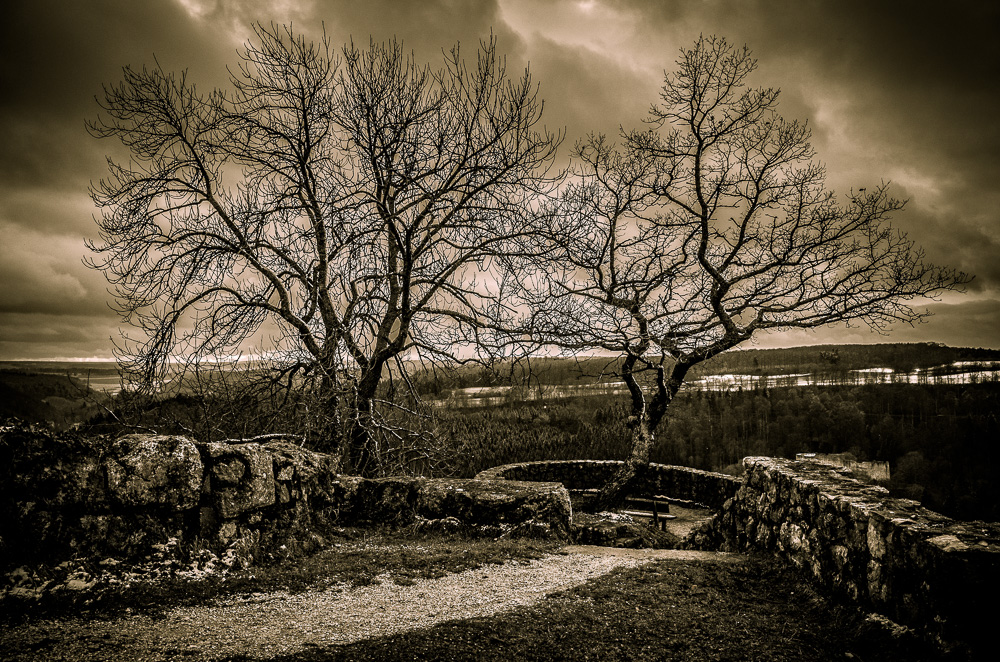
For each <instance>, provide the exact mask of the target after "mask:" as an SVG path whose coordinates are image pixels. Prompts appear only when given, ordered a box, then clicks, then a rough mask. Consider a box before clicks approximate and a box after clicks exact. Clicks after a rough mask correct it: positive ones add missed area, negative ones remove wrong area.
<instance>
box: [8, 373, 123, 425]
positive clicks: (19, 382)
mask: <svg viewBox="0 0 1000 662" xmlns="http://www.w3.org/2000/svg"><path fill="white" fill-rule="evenodd" d="M104 398H105V396H104V395H103V394H101V393H98V392H96V391H93V390H91V389H90V388H88V387H87V384H86V383H85V382H83V381H81V380H80V379H78V378H76V377H72V376H70V375H65V374H64V375H57V374H39V373H34V372H29V371H26V370H14V369H0V420H2V419H4V418H8V417H15V418H20V419H22V420H24V421H28V422H31V423H49V424H51V425H52V426H53V427H54V428H56V429H65V428H68V427H70V426H71V425H73V424H74V423H78V422H81V421H83V420H86V419H88V418H90V417H91V416H93V415H94V414H96V413H97V412H98V411H99V410H100V407H99V406H98V405H97V402H98V401H100V400H103V399H104Z"/></svg>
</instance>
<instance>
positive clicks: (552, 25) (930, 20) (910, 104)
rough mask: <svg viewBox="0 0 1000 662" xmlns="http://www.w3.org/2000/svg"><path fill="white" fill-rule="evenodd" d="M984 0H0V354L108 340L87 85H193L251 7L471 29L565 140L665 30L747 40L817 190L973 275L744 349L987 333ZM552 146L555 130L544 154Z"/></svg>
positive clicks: (990, 174)
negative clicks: (928, 297) (797, 124)
mask: <svg viewBox="0 0 1000 662" xmlns="http://www.w3.org/2000/svg"><path fill="white" fill-rule="evenodd" d="M997 7H998V4H997V3H995V2H993V1H992V0H968V1H959V2H952V3H941V2H939V1H935V2H926V1H923V0H909V1H906V2H889V1H885V2H880V1H878V0H857V1H855V0H808V1H807V0H788V1H766V2H765V1H763V0H759V1H756V2H755V1H752V0H742V1H740V0H617V1H616V0H584V1H580V0H482V1H481V0H418V1H413V2H410V1H404V0H364V1H355V2H351V1H349V0H274V1H272V2H266V1H263V0H145V1H143V2H136V1H135V0H14V1H13V3H11V2H7V3H5V11H4V20H3V21H2V27H0V360H6V359H21V358H23V359H40V358H55V357H61V358H66V357H80V358H90V357H110V355H111V347H112V345H111V341H110V337H111V336H115V335H117V328H118V320H117V318H116V317H115V315H114V314H113V313H112V312H111V311H110V310H109V308H108V306H107V300H108V295H107V292H106V283H105V282H104V280H103V277H102V276H101V274H100V273H96V272H93V271H90V270H88V269H87V268H86V267H85V266H83V263H82V259H83V257H84V255H85V248H84V245H83V241H84V238H85V237H92V236H94V234H95V225H94V221H93V215H94V213H95V210H94V208H93V206H92V204H91V202H90V198H89V194H88V186H89V184H90V182H91V181H96V180H97V179H99V178H100V177H101V176H102V175H103V174H104V173H105V171H106V165H105V155H106V154H107V153H108V152H109V150H112V149H114V146H113V145H112V144H111V143H109V142H105V141H98V140H95V139H94V138H91V137H90V136H89V135H88V134H87V132H86V130H85V128H84V121H85V119H87V118H93V117H95V115H96V111H97V106H96V103H95V101H94V97H95V95H97V94H98V93H99V92H100V90H101V86H102V84H106V83H113V82H116V81H117V80H118V79H119V77H120V73H121V68H122V66H124V65H132V66H142V65H143V64H150V63H152V62H153V59H154V56H155V58H156V59H157V60H158V61H159V63H160V64H161V66H163V67H164V68H165V69H168V70H178V71H179V70H182V69H188V70H189V76H190V77H192V78H193V79H194V80H195V81H196V82H198V83H199V86H202V87H207V86H213V85H224V84H225V81H226V75H227V74H226V65H227V64H233V63H235V62H236V55H235V53H236V49H237V47H239V46H240V45H241V44H242V43H244V41H245V40H246V38H247V36H248V35H249V34H250V32H251V31H250V27H249V26H250V24H251V23H252V22H256V21H262V22H270V21H274V22H277V23H289V22H291V23H292V24H293V25H294V26H295V27H296V29H297V30H299V31H302V32H305V33H307V34H319V33H320V30H321V29H322V27H321V26H325V29H326V32H327V34H328V35H330V36H331V37H332V38H333V40H334V42H335V43H343V42H345V41H347V40H349V39H351V38H352V37H353V38H354V40H355V41H359V42H362V43H365V42H366V41H367V40H368V38H369V37H374V38H375V39H376V40H383V39H386V38H391V37H393V36H396V37H398V38H400V39H402V40H403V42H404V45H405V46H406V47H408V48H409V49H412V50H413V51H414V52H415V53H416V55H417V57H418V58H420V59H422V60H424V61H437V60H438V59H439V58H440V53H441V49H442V48H445V47H450V46H451V45H453V44H454V43H455V42H461V43H462V44H465V45H467V47H468V48H470V49H471V48H472V47H473V46H474V45H475V44H476V43H477V42H478V40H479V39H481V38H483V37H484V36H487V35H489V34H490V32H491V31H492V32H493V34H495V35H496V36H497V38H498V40H499V46H500V49H501V50H502V51H503V52H505V53H506V54H507V56H508V63H509V65H510V66H511V67H512V68H513V66H514V65H517V66H523V65H525V64H529V63H530V67H531V70H532V72H533V74H534V76H535V80H536V81H538V82H539V83H540V84H541V94H542V96H543V97H544V99H545V102H546V105H545V118H546V123H547V124H548V125H549V127H551V128H565V129H566V131H567V133H568V137H569V140H568V142H567V144H566V147H568V145H569V144H570V143H571V142H572V141H573V140H574V139H575V138H577V137H580V136H582V135H583V134H584V133H586V132H588V131H591V130H598V131H605V132H612V133H613V132H616V131H617V129H618V126H619V125H624V126H625V127H633V126H636V125H637V124H638V123H639V121H640V120H641V118H642V117H643V116H644V114H645V112H646V109H647V108H648V107H649V104H650V103H653V102H655V101H656V100H657V96H656V95H657V92H658V90H659V87H660V84H661V83H662V80H663V74H664V70H665V69H672V68H673V64H674V61H675V60H676V59H677V52H678V49H679V48H681V47H686V46H690V45H691V44H692V43H693V41H694V40H695V39H696V38H697V37H698V36H699V34H717V35H721V36H725V37H726V38H727V39H729V40H730V41H731V42H735V43H737V44H740V45H742V44H746V45H748V46H749V47H750V48H751V49H752V50H753V51H754V54H755V55H756V57H757V58H758V59H759V61H760V69H759V70H758V74H757V77H756V80H755V83H756V84H758V85H764V86H773V87H779V88H781V90H782V97H781V104H780V107H779V108H780V111H781V112H782V114H783V115H784V116H785V117H788V118H798V119H806V120H808V121H809V122H810V125H811V127H812V129H813V144H814V146H815V148H816V150H817V152H818V154H819V158H820V160H822V161H823V162H824V163H825V164H826V165H827V168H828V173H829V179H828V183H829V184H830V185H831V186H832V187H833V188H834V189H836V190H837V191H840V192H846V191H847V190H849V189H850V188H851V187H855V188H859V187H865V186H871V185H877V184H878V183H879V182H880V181H883V180H887V181H891V182H892V185H893V191H894V193H895V194H896V196H897V197H902V198H907V199H908V200H909V203H908V206H907V208H906V209H905V210H904V211H903V212H902V213H900V214H899V215H897V216H896V219H895V220H896V223H897V225H898V226H899V227H900V228H901V229H903V230H905V231H907V232H908V233H909V235H910V237H911V238H912V239H915V240H916V241H917V242H918V243H919V244H921V245H922V246H923V247H924V248H925V249H926V253H927V256H928V259H929V260H930V261H932V262H935V263H938V264H943V265H949V266H952V267H956V268H959V269H962V270H964V271H967V272H970V273H973V274H975V276H976V278H975V280H974V281H973V283H972V285H971V286H970V287H969V289H968V291H967V292H966V293H965V294H964V295H953V296H948V297H947V298H945V299H944V300H942V301H940V302H932V303H930V304H929V306H928V307H929V308H930V309H931V310H933V311H934V312H935V313H936V315H935V316H934V317H933V318H932V319H931V321H930V322H929V323H927V324H923V325H920V326H918V327H916V328H910V327H902V328H899V329H896V330H894V332H893V333H892V334H891V335H890V336H888V337H880V336H872V334H871V333H869V332H868V331H867V330H863V329H831V330H824V331H818V332H815V333H808V334H805V333H803V334H796V335H785V336H781V337H771V338H766V339H763V340H762V341H760V343H759V346H778V345H782V344H816V343H820V342H876V341H897V342H917V341H933V342H944V343H947V344H951V345H962V346H981V347H1000V331H998V329H1000V259H998V258H1000V119H998V118H1000V114H998V110H997V108H998V102H1000V40H998V39H997V38H996V33H995V30H996V28H997V26H998V25H1000V11H998V9H997ZM566 151H567V150H566V149H565V147H564V153H565V152H566Z"/></svg>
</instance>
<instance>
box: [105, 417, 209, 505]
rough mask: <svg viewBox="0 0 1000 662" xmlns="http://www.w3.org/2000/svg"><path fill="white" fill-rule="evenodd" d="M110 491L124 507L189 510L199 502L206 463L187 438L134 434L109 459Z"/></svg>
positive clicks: (119, 445) (123, 438) (123, 439)
mask: <svg viewBox="0 0 1000 662" xmlns="http://www.w3.org/2000/svg"><path fill="white" fill-rule="evenodd" d="M105 471H106V472H107V477H108V491H109V492H110V494H111V498H112V499H113V500H114V501H115V502H117V503H119V504H121V505H123V506H159V507H165V508H169V509H171V510H187V509H188V508H193V507H194V506H196V505H197V504H198V499H199V496H200V493H201V481H202V471H203V465H202V461H201V456H200V455H199V454H198V449H197V448H195V445H194V442H192V441H191V440H190V439H187V438H186V437H177V436H165V435H139V434H131V435H127V436H125V437H122V438H120V439H119V440H118V441H116V442H115V444H114V445H113V446H112V447H111V453H110V457H108V458H107V459H106V460H105Z"/></svg>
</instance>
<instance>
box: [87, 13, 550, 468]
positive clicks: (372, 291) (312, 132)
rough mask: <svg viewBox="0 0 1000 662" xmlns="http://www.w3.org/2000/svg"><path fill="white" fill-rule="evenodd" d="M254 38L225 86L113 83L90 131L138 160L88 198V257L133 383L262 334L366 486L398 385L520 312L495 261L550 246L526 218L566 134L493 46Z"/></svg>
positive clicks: (182, 81) (275, 366)
mask: <svg viewBox="0 0 1000 662" xmlns="http://www.w3.org/2000/svg"><path fill="white" fill-rule="evenodd" d="M255 33H256V39H255V40H254V41H253V42H252V43H250V44H248V45H247V46H246V48H245V50H244V51H242V52H241V53H240V57H241V62H240V64H239V67H238V68H237V69H235V70H233V71H232V72H231V76H230V78H231V81H230V82H231V89H229V90H228V91H224V90H218V89H217V90H212V91H211V92H209V93H207V94H202V93H201V92H199V91H198V90H196V88H195V86H194V85H193V84H191V83H190V82H189V81H188V80H187V77H186V75H185V74H183V73H182V74H180V75H175V74H172V73H167V72H164V71H163V70H161V69H160V68H159V67H156V68H152V69H146V68H143V69H142V70H135V69H132V68H126V69H125V70H124V80H123V81H122V82H121V83H120V84H117V85H114V86H110V87H107V88H105V90H104V94H103V98H102V99H100V100H99V102H100V105H101V107H102V109H103V113H102V114H101V116H100V117H99V118H98V119H97V120H95V121H93V122H91V123H89V125H88V126H89V129H90V131H91V133H92V134H93V135H94V136H97V137H101V138H104V137H114V138H117V139H119V140H120V141H121V142H122V143H123V144H124V145H125V147H127V148H128V150H129V152H130V159H129V160H128V161H127V162H121V163H119V162H115V161H112V160H111V159H109V161H108V163H109V170H110V174H109V176H108V178H107V179H104V180H102V181H101V182H100V183H99V184H97V185H95V186H93V187H92V195H93V198H94V201H95V203H96V204H97V205H98V206H99V207H100V208H101V209H102V213H101V216H100V218H98V219H97V223H98V226H99V229H100V239H99V240H97V241H93V242H90V244H89V246H90V248H91V249H92V250H93V251H94V252H95V256H94V258H93V260H92V262H91V263H92V265H93V266H95V267H96V268H98V269H101V270H103V271H104V273H105V274H106V275H107V278H108V279H109V281H110V282H111V284H112V285H113V290H114V295H115V298H116V301H117V305H118V307H119V309H120V313H121V315H122V317H123V319H124V320H125V321H126V322H128V323H130V324H131V325H133V326H134V327H136V328H137V329H138V330H139V331H140V333H139V334H138V335H137V336H136V337H135V338H130V337H125V338H124V339H123V341H122V342H121V343H120V347H119V359H120V361H121V362H122V363H123V365H124V366H125V367H126V368H127V369H128V370H129V374H130V375H131V378H132V379H134V380H135V381H137V382H138V383H140V384H144V385H146V386H147V387H151V386H152V385H154V384H156V383H157V382H158V380H160V379H162V378H163V375H164V373H165V372H166V371H167V370H168V365H169V362H171V361H174V360H177V359H178V358H181V357H184V358H191V357H197V358H204V357H211V356H219V355H223V356H224V355H227V354H231V353H237V352H240V351H245V347H246V344H247V343H248V342H249V341H250V340H251V339H255V340H254V342H255V343H257V344H256V345H255V350H254V351H255V352H256V354H257V355H258V356H259V357H260V358H261V362H262V363H263V364H265V367H267V369H268V372H272V373H275V374H278V375H280V376H281V377H282V378H283V379H285V380H287V383H298V384H301V383H304V382H306V381H308V382H311V383H313V384H315V385H316V388H317V389H318V392H319V393H320V395H321V401H322V405H321V406H322V408H323V410H324V411H325V412H327V413H328V418H329V421H330V424H329V425H327V426H325V428H324V430H323V431H322V432H321V434H320V437H321V439H320V442H321V443H320V445H321V446H324V447H325V449H327V450H331V451H334V452H337V453H342V454H343V457H345V458H346V460H347V462H346V468H348V469H353V470H355V471H358V472H365V473H371V472H373V471H375V470H376V464H377V456H378V452H377V449H375V448H374V446H375V445H376V444H377V443H378V439H377V438H376V436H373V434H374V431H375V430H377V429H378V428H379V421H380V420H382V421H384V420H386V418H385V416H384V415H380V413H379V406H380V404H379V401H378V393H379V386H380V384H382V383H383V379H384V377H385V376H386V375H387V374H389V373H390V371H392V374H393V375H394V376H396V377H399V378H400V379H402V380H403V381H404V382H405V379H406V376H407V374H408V370H409V367H408V366H410V365H411V364H412V362H413V361H417V360H431V361H436V360H443V359H456V358H460V357H456V355H455V353H454V350H455V348H456V347H459V346H460V343H459V341H463V340H468V339H469V338H474V339H476V340H477V341H478V342H487V341H488V339H489V337H490V336H491V329H495V328H499V326H500V325H499V321H500V320H502V319H503V318H504V317H506V316H508V315H509V313H510V312H511V311H510V310H508V309H507V307H506V304H505V301H504V297H503V292H504V287H505V280H504V279H505V276H504V274H508V273H509V271H504V270H501V269H499V268H498V265H500V264H502V263H503V261H504V260H509V259H511V257H512V256H522V257H523V256H525V255H527V254H530V253H531V252H532V251H534V250H537V248H538V246H539V243H538V242H537V241H536V240H533V239H532V238H531V237H530V236H529V235H528V233H527V231H526V229H527V228H530V224H529V223H527V222H525V217H526V215H527V214H529V213H530V210H531V209H532V207H533V203H532V200H533V198H534V196H536V195H538V194H540V193H543V192H544V191H545V190H546V188H547V187H548V186H550V184H551V179H549V178H548V177H547V172H548V170H549V167H550V166H551V163H552V158H553V156H554V154H555V150H556V147H557V145H558V143H559V136H557V135H553V134H551V133H548V132H546V131H545V130H542V129H539V128H538V123H539V120H540V117H541V102H540V100H539V99H538V97H537V88H536V87H535V86H534V85H533V84H532V82H531V77H530V75H529V73H528V72H527V71H525V72H524V73H523V75H522V76H520V77H519V78H513V79H512V78H510V77H508V75H507V72H506V67H505V63H504V60H503V59H502V58H501V57H499V56H498V55H497V51H496V44H495V41H494V40H492V39H491V40H489V41H488V42H485V43H483V44H481V47H480V49H479V51H478V54H477V58H476V61H475V62H474V64H473V65H472V66H467V65H466V63H465V62H464V60H463V59H462V57H461V55H460V52H459V48H458V47H457V46H456V47H455V48H454V49H452V50H451V51H450V52H449V53H446V54H445V56H444V61H443V65H442V66H441V67H440V68H437V69H432V68H431V67H429V66H424V65H420V64H418V63H416V62H415V61H414V59H413V56H412V55H407V54H405V53H404V51H403V50H402V48H401V46H400V44H398V43H396V42H390V43H386V44H377V43H371V44H370V45H369V46H368V48H364V49H359V48H357V47H355V46H354V45H353V44H350V45H347V46H345V47H344V48H343V49H341V50H340V52H339V54H338V52H337V51H336V50H335V49H334V48H332V47H331V44H330V42H329V41H328V40H327V39H325V38H324V39H323V40H322V41H321V42H319V43H313V42H310V41H307V40H306V39H305V38H304V37H303V36H301V35H299V34H296V33H293V31H292V30H291V29H290V28H284V27H277V26H270V27H257V28H256V29H255ZM383 404H391V403H383ZM342 431H343V432H342Z"/></svg>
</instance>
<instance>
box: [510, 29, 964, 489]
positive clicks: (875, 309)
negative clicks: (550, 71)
mask: <svg viewBox="0 0 1000 662" xmlns="http://www.w3.org/2000/svg"><path fill="white" fill-rule="evenodd" d="M677 64H678V69H677V71H676V72H674V73H672V74H668V75H667V76H666V78H665V83H664V86H663V88H662V92H661V94H660V98H661V101H662V103H660V104H659V105H654V106H653V107H652V109H651V112H650V117H649V120H648V121H649V124H650V127H649V128H647V129H645V130H635V131H627V132H626V131H624V130H623V132H622V144H621V145H620V146H617V145H614V144H612V143H611V142H610V141H608V140H607V139H606V138H605V137H604V136H600V135H592V136H590V137H589V138H588V139H587V140H585V141H582V142H580V143H578V144H577V146H576V149H575V157H576V159H577V166H576V168H575V170H576V173H575V176H574V177H573V178H571V179H570V180H569V182H568V183H567V185H566V187H565V189H564V194H563V196H562V199H561V202H560V204H559V206H558V208H557V209H554V210H552V213H551V214H549V215H548V216H543V217H541V220H542V221H543V222H544V224H545V228H544V229H545V231H546V233H547V235H548V246H549V248H550V251H549V252H548V253H546V254H545V258H544V259H542V260H536V261H534V263H533V267H532V268H533V269H534V273H535V278H534V279H531V282H533V283H534V287H533V288H532V291H531V292H529V298H530V301H531V304H532V308H533V309H534V313H533V315H532V319H531V322H532V325H533V327H534V329H535V334H536V337H537V338H538V339H539V340H540V341H542V342H546V343H550V344H552V345H556V346H558V347H561V348H563V349H564V350H566V351H572V352H584V351H589V352H594V351H599V352H602V353H607V354H611V355H614V356H617V357H619V359H620V361H621V364H620V365H621V368H620V372H621V377H622V378H623V379H624V382H625V384H626V385H627V387H628V391H629V393H630V395H631V414H632V416H631V419H630V424H631V428H632V432H631V446H630V447H631V451H630V455H629V457H628V458H627V461H626V462H625V465H624V467H623V469H622V471H621V472H620V473H619V474H618V475H617V477H616V478H615V479H614V480H613V481H611V482H610V483H609V484H608V485H606V486H605V488H604V490H603V491H602V495H601V503H600V504H599V505H601V506H609V505H614V504H615V502H616V501H618V500H619V499H621V498H622V497H623V496H624V495H625V491H626V490H627V488H628V485H629V482H630V481H631V480H633V479H634V477H635V475H636V473H637V472H638V471H639V470H640V469H641V468H642V467H644V466H645V465H647V464H648V463H649V454H650V447H651V445H652V443H653V435H654V432H655V430H656V428H657V426H658V425H659V424H660V423H661V421H662V420H663V419H664V417H665V416H666V415H667V410H668V406H669V405H670V402H671V400H672V399H673V398H674V396H675V395H676V394H677V392H678V389H679V388H680V387H681V385H682V384H683V383H684V380H685V377H686V376H687V375H688V372H689V371H690V370H691V368H692V367H693V366H695V365H697V364H698V363H700V362H702V361H705V360H706V359H709V358H711V357H713V356H715V355H717V354H719V353H720V352H723V351H725V350H728V349H731V348H733V347H736V346H737V345H739V344H740V343H743V342H745V341H746V340H749V339H750V338H751V337H753V336H754V335H755V334H757V333H759V332H761V331H765V330H770V329H795V328H813V327H818V326H823V325H828V324H835V323H861V324H866V325H868V326H869V327H871V328H872V329H874V330H877V331H884V330H886V329H887V328H888V326H889V325H890V324H891V323H895V322H908V323H913V322H916V321H919V320H921V319H922V318H923V317H925V316H926V315H927V314H928V313H927V312H926V311H925V310H920V309H916V308H914V307H912V306H913V304H915V303H919V300H920V299H921V298H924V297H933V296H935V295H936V294H939V293H942V292H944V291H948V290H955V289H961V287H962V285H963V284H964V283H966V282H967V281H968V280H969V278H968V277H967V276H966V275H965V274H962V273H956V272H955V271H952V270H948V269H940V268H937V267H934V266H932V265H930V264H927V263H925V261H924V256H923V253H922V252H921V251H920V250H919V249H917V248H915V247H914V245H913V243H912V242H911V241H909V240H908V239H907V238H906V236H905V235H904V234H903V233H901V232H899V231H897V230H896V229H894V228H893V227H892V226H891V225H890V224H889V222H888V221H889V217H890V215H891V214H892V213H893V212H896V211H898V210H900V209H901V208H902V207H903V203H902V202H900V201H898V200H895V199H893V198H892V197H890V196H889V194H888V190H887V186H886V185H884V184H883V185H879V186H874V187H870V188H868V189H867V190H866V189H858V190H857V191H852V192H851V193H850V194H849V195H847V196H846V199H845V200H844V201H843V202H838V201H837V200H836V199H835V196H834V193H833V192H832V191H830V190H828V189H827V188H826V185H825V181H824V178H825V172H824V168H823V167H822V166H821V165H819V164H818V163H816V162H815V161H814V160H813V158H814V152H813V149H812V147H811V146H810V143H809V138H810V132H809V129H808V128H807V126H806V125H805V124H802V123H799V122H796V121H786V120H784V119H782V118H781V117H780V116H779V115H778V114H777V113H776V112H775V107H776V105H777V100H778V91H777V90H774V89H753V88H749V87H748V86H747V78H748V76H749V75H750V74H751V72H753V71H754V69H755V68H756V61H755V60H754V59H753V58H752V57H751V55H750V53H749V52H748V51H747V49H746V48H743V49H737V48H734V47H732V46H731V45H729V44H728V43H727V42H726V41H725V40H723V39H719V38H714V37H708V38H701V39H699V40H698V41H697V43H696V44H695V45H694V47H693V48H691V49H685V50H682V52H681V57H680V60H679V61H678V63H677Z"/></svg>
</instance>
